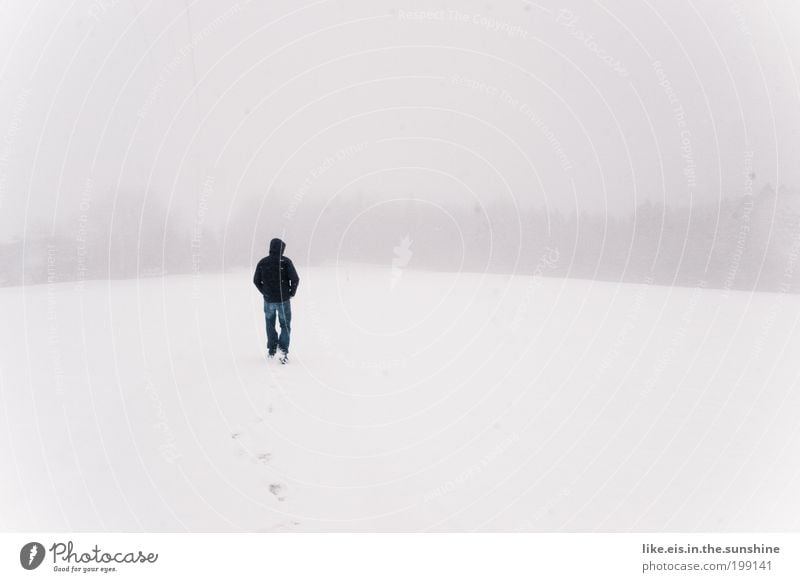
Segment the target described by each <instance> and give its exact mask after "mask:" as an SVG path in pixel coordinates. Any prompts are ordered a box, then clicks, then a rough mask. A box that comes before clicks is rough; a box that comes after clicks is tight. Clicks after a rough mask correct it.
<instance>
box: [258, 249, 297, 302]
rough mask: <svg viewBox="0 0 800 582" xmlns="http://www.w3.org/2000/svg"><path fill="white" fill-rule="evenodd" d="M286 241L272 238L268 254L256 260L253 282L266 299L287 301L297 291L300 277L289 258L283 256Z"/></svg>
mask: <svg viewBox="0 0 800 582" xmlns="http://www.w3.org/2000/svg"><path fill="white" fill-rule="evenodd" d="M285 249H286V243H284V242H283V241H282V240H281V239H279V238H274V239H272V240H271V241H270V243H269V255H268V256H266V257H264V258H263V259H261V260H260V261H258V265H257V266H256V272H255V274H254V275H253V283H254V284H255V286H256V288H257V289H258V290H259V292H261V294H262V295H263V296H264V299H265V300H266V301H269V302H270V303H279V302H282V301H287V300H288V299H289V298H290V297H294V294H295V293H297V285H298V284H299V283H300V277H298V276H297V271H296V270H295V268H294V264H293V263H292V261H291V259H289V258H288V257H284V256H283V251H284V250H285Z"/></svg>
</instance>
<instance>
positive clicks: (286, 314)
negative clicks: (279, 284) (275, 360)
mask: <svg viewBox="0 0 800 582" xmlns="http://www.w3.org/2000/svg"><path fill="white" fill-rule="evenodd" d="M264 317H265V318H266V320H267V350H268V351H269V353H270V354H274V353H275V350H276V348H280V350H281V351H282V352H286V353H289V334H291V332H292V305H291V303H290V302H289V300H288V299H287V300H286V301H283V302H275V303H272V302H269V301H267V300H266V299H265V300H264ZM276 318H277V319H278V320H279V321H280V324H281V335H280V337H278V332H277V331H275V319H276Z"/></svg>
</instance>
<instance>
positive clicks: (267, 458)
mask: <svg viewBox="0 0 800 582" xmlns="http://www.w3.org/2000/svg"><path fill="white" fill-rule="evenodd" d="M272 412H273V406H272V404H271V403H270V404H268V405H267V407H266V409H265V414H272ZM263 422H264V416H263V415H258V416H256V417H255V418H254V419H253V423H254V425H255V426H254V428H255V429H256V430H257V429H258V425H259V424H261V423H263ZM251 433H252V431H247V430H244V429H242V428H237V429H236V430H234V431H233V432H231V439H232V440H233V441H234V443H235V446H236V449H235V450H236V456H237V457H239V458H241V459H244V460H247V461H249V462H251V463H255V464H257V465H260V466H263V467H264V468H265V469H266V468H269V467H270V462H271V461H272V452H270V451H268V450H266V449H265V448H264V447H263V444H262V443H263V440H264V439H263V438H262V439H260V440H261V443H259V442H256V441H254V439H253V437H252V436H251ZM267 487H268V490H269V492H270V493H271V494H272V495H273V496H275V498H276V499H277V500H278V501H281V502H284V501H286V495H287V487H286V485H285V484H284V483H281V482H279V481H273V482H269V484H268V486H267Z"/></svg>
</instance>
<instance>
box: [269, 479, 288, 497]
mask: <svg viewBox="0 0 800 582" xmlns="http://www.w3.org/2000/svg"><path fill="white" fill-rule="evenodd" d="M269 492H270V493H272V494H273V495H274V496H275V497H277V498H278V501H285V500H286V485H284V484H283V483H270V485H269Z"/></svg>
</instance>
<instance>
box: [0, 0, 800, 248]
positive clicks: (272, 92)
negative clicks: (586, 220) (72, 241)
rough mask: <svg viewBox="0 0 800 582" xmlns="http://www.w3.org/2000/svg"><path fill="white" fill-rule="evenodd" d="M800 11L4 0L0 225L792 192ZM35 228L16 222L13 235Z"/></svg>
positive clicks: (623, 205) (619, 206)
mask: <svg viewBox="0 0 800 582" xmlns="http://www.w3.org/2000/svg"><path fill="white" fill-rule="evenodd" d="M798 30H800V8H799V7H798V5H797V3H796V2H794V1H793V0H785V1H780V2H778V1H775V2H772V1H771V2H739V3H737V2H727V1H725V0H714V1H710V0H706V1H699V2H683V1H676V2H671V1H670V2H647V1H643V2H639V1H635V2H634V1H628V2H613V3H612V2H608V3H596V2H576V1H565V2H557V3H551V2H545V1H542V2H537V3H532V2H523V1H516V0H509V1H506V2H494V1H482V2H473V1H463V0H460V1H458V2H455V1H453V2H438V1H424V0H422V1H415V2H407V3H406V2H397V1H384V0H348V1H342V0H340V1H317V2H307V3H301V2H298V1H297V0H282V1H271V2H247V1H242V2H239V3H236V4H234V3H223V2H212V1H210V0H198V1H196V2H181V1H167V2H147V1H145V0H96V1H93V2H89V1H77V2H74V3H66V2H57V1H55V0H51V1H45V2H39V3H34V2H28V1H24V0H16V1H10V2H4V3H2V4H0V221H2V222H0V226H1V227H2V232H3V238H8V237H9V236H15V235H21V234H23V233H25V232H26V229H31V228H34V227H37V228H38V227H41V226H42V225H46V226H47V227H49V226H51V225H54V226H56V227H59V226H62V225H63V226H66V227H67V228H72V225H73V224H74V221H75V220H76V217H77V216H78V215H79V214H80V212H81V209H82V208H84V209H85V208H86V207H87V206H88V205H92V204H97V203H98V201H99V200H101V199H102V198H104V197H105V196H109V195H124V196H130V195H135V193H141V192H146V193H147V195H148V196H154V197H158V198H159V199H161V200H163V201H164V203H165V204H169V205H170V206H171V207H172V208H173V209H175V211H176V213H177V214H179V215H180V214H181V213H186V215H187V216H191V215H192V213H194V212H196V210H197V207H198V204H199V203H200V201H201V199H202V201H203V204H204V205H207V207H208V217H209V218H208V220H209V221H211V222H215V221H219V223H223V222H224V221H225V219H226V218H227V213H228V211H229V209H230V205H231V203H232V202H233V201H235V200H237V199H240V198H242V197H250V196H255V195H259V196H265V197H267V200H268V201H269V200H275V201H276V206H281V207H282V208H285V207H286V205H287V204H288V205H290V206H291V207H292V208H293V210H294V211H295V212H302V211H303V204H304V202H308V201H311V200H324V201H331V200H333V201H335V200H336V199H337V197H344V196H347V195H349V194H352V193H354V192H360V193H361V195H362V196H364V197H366V198H367V199H374V200H375V201H376V202H378V201H381V200H384V199H388V198H398V197H399V198H405V197H416V198H424V199H426V200H429V201H430V202H433V203H437V204H441V205H444V206H445V207H446V205H448V204H454V203H458V202H468V203H471V201H473V200H477V201H480V202H486V201H490V200H503V201H506V202H508V203H509V204H517V205H530V204H534V205H547V207H548V208H558V209H561V210H565V211H567V210H570V209H574V208H576V207H577V208H580V209H586V210H595V211H609V212H613V213H618V212H624V211H626V210H629V209H631V208H632V207H633V205H634V204H635V203H637V202H640V201H642V200H646V199H650V200H664V201H667V202H668V203H670V204H686V203H689V202H690V201H691V200H695V201H697V200H701V201H714V200H717V199H719V198H720V197H721V196H735V195H741V194H743V193H745V192H746V189H747V187H748V186H747V179H746V174H749V173H750V172H753V173H754V174H755V176H756V177H755V188H756V189H757V188H759V187H761V186H762V185H763V184H765V183H767V182H769V183H772V184H788V185H790V186H795V187H797V186H800V164H798V160H800V145H799V144H800V82H799V81H798V75H797V73H796V70H795V68H796V67H797V65H798V63H800V40H799V39H798V35H797V31H798ZM27 232H30V230H27Z"/></svg>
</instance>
